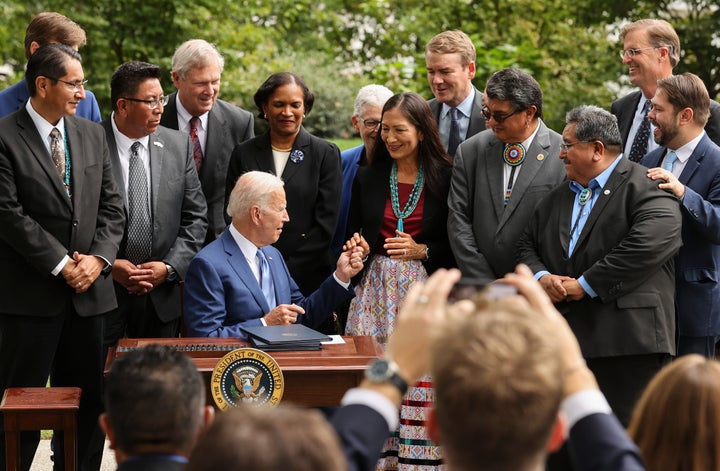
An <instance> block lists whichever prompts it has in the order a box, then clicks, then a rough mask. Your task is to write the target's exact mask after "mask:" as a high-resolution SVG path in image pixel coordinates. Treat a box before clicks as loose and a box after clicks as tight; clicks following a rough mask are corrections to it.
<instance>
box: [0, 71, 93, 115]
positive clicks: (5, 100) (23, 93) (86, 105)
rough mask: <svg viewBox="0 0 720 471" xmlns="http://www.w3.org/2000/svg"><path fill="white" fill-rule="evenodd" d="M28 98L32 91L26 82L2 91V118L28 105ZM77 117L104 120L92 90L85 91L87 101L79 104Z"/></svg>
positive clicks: (0, 96)
mask: <svg viewBox="0 0 720 471" xmlns="http://www.w3.org/2000/svg"><path fill="white" fill-rule="evenodd" d="M28 98H30V91H29V90H28V88H27V84H26V83H25V80H21V81H19V82H18V83H16V84H15V85H13V86H11V87H8V88H6V89H5V90H3V91H0V117H3V116H7V115H9V114H10V113H14V112H15V111H17V110H19V109H20V108H22V107H23V106H24V105H25V103H27V101H28ZM75 116H80V117H81V118H85V119H89V120H90V121H95V122H96V123H99V122H100V120H101V119H102V117H101V115H100V107H99V106H98V102H97V100H96V99H95V95H93V92H91V91H90V90H85V99H84V100H81V101H80V103H78V106H77V111H76V112H75Z"/></svg>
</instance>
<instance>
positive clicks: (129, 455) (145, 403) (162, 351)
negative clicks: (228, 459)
mask: <svg viewBox="0 0 720 471" xmlns="http://www.w3.org/2000/svg"><path fill="white" fill-rule="evenodd" d="M205 389H206V386H205V381H204V380H203V377H202V375H201V374H200V372H199V371H198V370H197V368H196V367H195V364H194V363H193V362H192V360H191V359H190V357H189V356H187V355H185V354H184V353H181V352H179V351H177V350H175V349H173V348H172V347H168V346H162V345H148V346H147V347H144V348H141V349H138V350H134V351H132V352H129V353H127V354H126V355H123V356H121V357H120V358H118V359H117V360H115V361H114V362H113V364H112V367H111V368H110V371H109V372H108V374H107V378H106V381H105V413H103V414H102V415H101V416H100V426H101V427H102V429H103V431H105V433H106V434H107V437H108V440H109V441H110V448H112V449H113V450H114V451H115V460H116V461H117V463H118V468H117V469H118V471H131V470H132V471H139V470H144V471H153V470H157V471H179V470H182V469H184V468H185V464H186V463H187V461H188V457H189V456H190V452H191V451H192V449H193V446H194V445H195V441H196V440H197V439H198V437H199V436H200V434H201V433H202V431H203V430H205V428H207V426H208V425H209V424H210V422H212V420H213V417H214V416H215V409H214V408H213V407H212V406H208V405H207V403H206V401H205Z"/></svg>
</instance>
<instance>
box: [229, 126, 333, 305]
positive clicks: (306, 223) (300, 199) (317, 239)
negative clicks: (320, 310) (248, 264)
mask: <svg viewBox="0 0 720 471" xmlns="http://www.w3.org/2000/svg"><path fill="white" fill-rule="evenodd" d="M296 150H298V151H300V152H302V153H303V159H302V160H301V161H299V162H297V163H295V162H292V161H291V160H290V159H288V162H287V165H286V166H285V170H284V171H283V173H282V177H281V178H282V180H283V181H284V182H285V196H286V199H287V211H288V214H289V215H290V222H288V223H285V226H283V231H282V234H281V235H280V239H279V240H278V241H277V242H276V243H275V244H273V245H274V246H275V247H276V248H277V249H278V250H280V252H281V253H282V254H283V257H285V262H286V263H287V266H288V268H289V269H290V273H291V274H292V276H293V278H295V279H296V280H298V283H299V285H300V290H301V291H302V292H303V293H304V294H306V295H309V294H310V293H312V292H313V291H315V290H316V289H317V288H318V286H320V284H321V283H322V282H323V280H324V279H325V278H327V276H328V274H329V273H331V271H332V265H333V264H334V259H333V258H332V255H331V253H330V243H331V242H332V237H333V234H334V232H335V227H336V226H337V220H338V213H339V212H340V197H341V194H342V173H341V170H340V151H339V150H338V148H337V146H336V145H335V144H332V143H330V142H327V141H325V140H323V139H320V138H318V137H315V136H313V135H312V134H310V133H309V132H307V131H306V130H305V129H304V128H300V132H299V133H298V135H297V137H296V138H295V143H294V144H293V151H296ZM251 170H260V171H262V172H270V173H272V174H275V162H274V161H273V156H272V149H271V147H270V132H269V131H268V132H266V133H265V134H262V135H261V136H257V137H255V138H253V139H250V140H249V141H246V142H243V143H242V144H240V145H238V146H237V147H235V150H234V151H233V153H232V157H231V159H230V166H229V167H228V174H227V189H226V201H227V199H228V198H229V196H230V192H231V191H232V188H233V186H235V182H236V181H237V179H238V178H239V177H240V175H242V174H243V173H245V172H249V171H251ZM226 205H227V203H226Z"/></svg>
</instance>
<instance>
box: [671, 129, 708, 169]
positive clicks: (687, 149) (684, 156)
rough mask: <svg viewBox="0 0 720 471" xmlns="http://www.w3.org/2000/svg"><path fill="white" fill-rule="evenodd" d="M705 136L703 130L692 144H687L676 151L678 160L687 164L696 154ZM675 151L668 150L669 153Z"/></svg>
mask: <svg viewBox="0 0 720 471" xmlns="http://www.w3.org/2000/svg"><path fill="white" fill-rule="evenodd" d="M704 136H705V130H703V131H702V132H701V133H700V134H698V136H697V137H696V138H695V139H693V140H692V141H690V142H687V143H686V144H685V145H684V146H681V147H680V148H679V149H676V150H675V155H677V158H678V160H679V161H680V162H682V163H685V162H686V161H687V160H688V159H689V158H690V156H691V155H692V153H693V152H695V148H696V147H697V146H698V144H700V141H701V140H702V138H703V137H704ZM670 150H673V149H668V151H670Z"/></svg>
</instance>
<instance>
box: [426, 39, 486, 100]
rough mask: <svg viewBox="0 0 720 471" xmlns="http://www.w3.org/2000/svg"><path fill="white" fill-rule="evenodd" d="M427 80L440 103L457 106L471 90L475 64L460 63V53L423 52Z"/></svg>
mask: <svg viewBox="0 0 720 471" xmlns="http://www.w3.org/2000/svg"><path fill="white" fill-rule="evenodd" d="M425 66H426V67H427V76H428V82H429V83H430V88H431V89H432V92H433V95H435V98H436V99H437V101H439V102H440V103H445V104H446V105H448V106H451V107H454V106H458V105H459V104H460V103H462V102H463V100H465V98H467V97H468V95H469V94H470V92H471V91H472V82H471V80H472V78H473V77H474V76H475V64H474V63H473V62H470V63H469V64H468V65H465V66H464V65H462V64H461V63H460V54H457V53H449V54H441V53H437V52H428V53H426V54H425Z"/></svg>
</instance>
